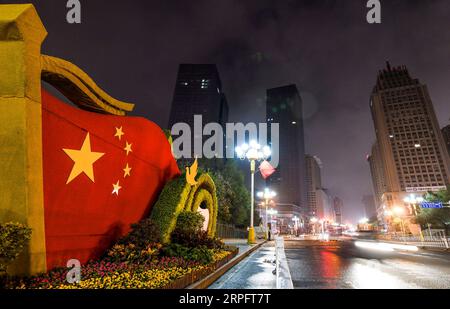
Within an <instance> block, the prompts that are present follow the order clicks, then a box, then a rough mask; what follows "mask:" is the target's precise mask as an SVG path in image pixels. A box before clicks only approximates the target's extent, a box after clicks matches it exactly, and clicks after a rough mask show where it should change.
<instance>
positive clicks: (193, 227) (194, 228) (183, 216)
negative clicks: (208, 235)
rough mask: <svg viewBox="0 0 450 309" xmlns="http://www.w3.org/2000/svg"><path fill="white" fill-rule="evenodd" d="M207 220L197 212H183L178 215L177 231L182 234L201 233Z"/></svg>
mask: <svg viewBox="0 0 450 309" xmlns="http://www.w3.org/2000/svg"><path fill="white" fill-rule="evenodd" d="M204 222H205V218H203V216H202V214H201V213H199V212H197V211H182V212H181V213H180V214H179V215H178V220H177V225H176V227H175V231H179V232H182V233H197V232H200V231H201V229H202V227H203V223H204Z"/></svg>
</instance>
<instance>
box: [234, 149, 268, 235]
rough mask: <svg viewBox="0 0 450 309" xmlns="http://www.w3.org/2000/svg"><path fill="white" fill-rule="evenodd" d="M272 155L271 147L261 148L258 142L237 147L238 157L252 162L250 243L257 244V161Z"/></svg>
mask: <svg viewBox="0 0 450 309" xmlns="http://www.w3.org/2000/svg"><path fill="white" fill-rule="evenodd" d="M271 154H272V152H271V150H270V147H269V146H264V147H261V145H260V144H258V142H257V141H251V142H250V144H249V145H248V144H243V145H242V146H239V147H236V155H237V156H238V157H239V158H240V159H241V160H245V159H247V160H249V161H250V174H251V193H250V194H251V205H250V208H251V210H250V211H251V212H250V228H249V230H248V242H249V243H254V242H255V228H254V227H253V212H254V206H255V205H254V204H255V196H254V195H255V171H256V161H261V160H265V159H267V158H269V157H270V155H271Z"/></svg>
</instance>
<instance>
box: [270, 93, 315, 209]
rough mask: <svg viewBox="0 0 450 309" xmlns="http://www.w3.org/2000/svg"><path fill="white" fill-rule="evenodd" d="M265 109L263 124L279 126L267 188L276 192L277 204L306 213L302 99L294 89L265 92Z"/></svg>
mask: <svg viewBox="0 0 450 309" xmlns="http://www.w3.org/2000/svg"><path fill="white" fill-rule="evenodd" d="M266 108H267V113H266V115H267V122H268V123H269V124H270V123H279V165H278V168H277V171H276V173H275V174H274V175H272V176H271V177H270V178H269V180H268V181H267V182H268V183H267V185H269V186H270V187H271V188H273V189H274V190H275V191H276V192H278V201H279V202H280V203H284V204H293V205H296V207H301V208H302V209H303V211H304V212H307V202H306V186H305V143H304V133H303V116H302V100H301V98H300V94H299V92H298V90H297V87H296V86H295V85H289V86H284V87H279V88H273V89H269V90H267V106H266ZM270 127H271V126H269V131H270ZM268 136H271V133H270V132H269V133H268Z"/></svg>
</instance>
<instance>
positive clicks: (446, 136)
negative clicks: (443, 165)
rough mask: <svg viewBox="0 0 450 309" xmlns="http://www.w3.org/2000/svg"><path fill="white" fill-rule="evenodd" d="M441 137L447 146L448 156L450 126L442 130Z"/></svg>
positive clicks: (449, 150)
mask: <svg viewBox="0 0 450 309" xmlns="http://www.w3.org/2000/svg"><path fill="white" fill-rule="evenodd" d="M442 135H443V136H444V142H445V144H446V145H447V152H448V155H449V156H450V125H448V126H446V127H445V128H442Z"/></svg>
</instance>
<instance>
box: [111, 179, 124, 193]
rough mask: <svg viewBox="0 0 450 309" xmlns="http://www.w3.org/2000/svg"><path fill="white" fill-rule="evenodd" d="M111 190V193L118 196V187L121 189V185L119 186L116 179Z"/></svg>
mask: <svg viewBox="0 0 450 309" xmlns="http://www.w3.org/2000/svg"><path fill="white" fill-rule="evenodd" d="M113 188H114V189H113V192H112V194H113V195H114V194H115V195H117V196H119V190H120V189H122V187H121V186H120V183H119V181H118V180H117V183H116V184H113Z"/></svg>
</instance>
